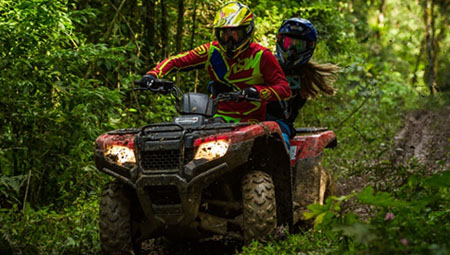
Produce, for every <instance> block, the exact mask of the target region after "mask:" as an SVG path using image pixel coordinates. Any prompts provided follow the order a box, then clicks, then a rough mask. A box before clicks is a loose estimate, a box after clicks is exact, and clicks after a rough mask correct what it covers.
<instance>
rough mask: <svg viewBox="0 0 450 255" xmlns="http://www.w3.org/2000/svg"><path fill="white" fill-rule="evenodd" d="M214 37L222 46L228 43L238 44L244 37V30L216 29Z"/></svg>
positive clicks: (241, 28)
mask: <svg viewBox="0 0 450 255" xmlns="http://www.w3.org/2000/svg"><path fill="white" fill-rule="evenodd" d="M216 37H217V40H218V41H219V43H220V44H222V45H226V44H228V43H229V42H233V43H234V44H238V43H239V42H241V41H242V40H244V39H245V37H246V33H245V28H243V27H237V28H220V29H216Z"/></svg>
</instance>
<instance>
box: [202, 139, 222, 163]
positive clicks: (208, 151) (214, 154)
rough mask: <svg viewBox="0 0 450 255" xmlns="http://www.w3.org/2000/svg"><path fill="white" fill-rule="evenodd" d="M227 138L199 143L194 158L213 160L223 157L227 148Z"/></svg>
mask: <svg viewBox="0 0 450 255" xmlns="http://www.w3.org/2000/svg"><path fill="white" fill-rule="evenodd" d="M229 143H230V142H229V140H228V139H226V140H216V141H210V142H205V143H202V144H200V146H199V147H198V149H197V152H196V153H195V156H194V159H207V160H213V159H216V158H220V157H223V156H224V155H225V153H227V150H228V144H229Z"/></svg>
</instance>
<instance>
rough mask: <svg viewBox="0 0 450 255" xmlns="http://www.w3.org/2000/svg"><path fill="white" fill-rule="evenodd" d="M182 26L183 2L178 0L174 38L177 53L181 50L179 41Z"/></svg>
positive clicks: (181, 34) (181, 36) (181, 35)
mask: <svg viewBox="0 0 450 255" xmlns="http://www.w3.org/2000/svg"><path fill="white" fill-rule="evenodd" d="M183 25H184V1H183V0H178V20H177V34H176V37H175V42H176V52H177V53H178V52H180V51H181V50H182V49H181V47H182V45H181V39H182V38H183Z"/></svg>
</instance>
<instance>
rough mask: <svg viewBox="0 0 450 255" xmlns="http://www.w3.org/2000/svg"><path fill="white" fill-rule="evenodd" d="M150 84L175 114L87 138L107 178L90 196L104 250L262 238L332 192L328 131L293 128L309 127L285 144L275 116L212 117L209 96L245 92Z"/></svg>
mask: <svg viewBox="0 0 450 255" xmlns="http://www.w3.org/2000/svg"><path fill="white" fill-rule="evenodd" d="M155 87H156V88H155ZM150 90H152V91H153V92H159V93H170V94H172V95H173V96H174V98H175V100H176V105H177V110H178V112H179V113H180V116H178V117H175V119H174V121H173V122H169V123H158V124H150V125H147V126H145V127H142V128H130V129H121V130H115V131H111V132H108V133H105V134H103V135H101V136H99V137H98V138H97V140H96V142H95V153H94V154H95V163H96V166H97V168H98V169H99V170H100V171H102V172H104V173H106V174H108V175H111V176H113V177H115V178H116V179H117V180H116V181H114V182H111V183H108V184H107V185H106V186H105V187H104V188H103V192H102V194H101V198H100V240H101V246H102V251H103V253H104V254H133V253H134V254H136V253H139V251H140V245H141V242H142V241H143V240H146V239H149V238H154V237H158V236H165V237H167V238H169V239H176V238H183V239H197V240H198V239H201V238H205V237H210V236H213V235H217V234H219V235H223V236H228V237H232V238H237V239H240V240H244V241H246V242H248V241H250V240H252V239H257V240H264V239H266V238H268V237H269V236H270V235H273V234H274V233H275V231H276V229H277V228H278V227H281V226H285V227H289V228H290V229H292V226H293V225H294V224H297V223H298V222H299V221H301V215H302V214H301V213H302V212H303V211H304V210H305V208H306V206H307V205H308V204H310V203H314V202H319V203H322V202H323V200H324V198H325V197H326V196H327V195H330V194H331V193H332V192H333V182H332V179H331V178H330V175H328V174H327V173H326V172H325V170H324V169H323V168H322V166H321V163H320V162H321V156H322V151H323V149H324V148H326V147H333V146H336V144H337V143H336V137H335V134H334V132H333V131H326V130H321V129H298V130H297V131H298V132H299V133H310V134H309V135H302V136H296V137H294V138H293V139H291V140H290V144H291V147H290V151H288V149H287V147H286V144H285V142H284V141H283V138H282V134H281V131H280V128H279V126H278V124H277V123H276V122H273V121H265V122H261V123H258V124H249V123H225V122H224V121H223V120H221V119H217V118H214V114H215V112H216V109H217V103H218V102H219V101H223V100H236V101H239V100H255V99H252V98H246V97H245V96H243V95H242V94H240V93H239V92H229V93H224V94H220V95H219V96H218V97H217V98H216V99H212V98H210V97H209V96H208V95H206V94H201V93H187V94H184V95H183V94H182V93H181V91H180V90H179V89H178V88H177V87H176V86H174V85H173V83H171V82H168V81H164V80H156V82H155V84H154V86H152V89H150ZM311 133H312V134H311Z"/></svg>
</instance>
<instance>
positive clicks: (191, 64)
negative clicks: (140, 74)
mask: <svg viewBox="0 0 450 255" xmlns="http://www.w3.org/2000/svg"><path fill="white" fill-rule="evenodd" d="M200 68H205V69H206V70H207V71H208V73H209V76H210V78H211V79H212V80H213V81H214V82H215V83H216V84H220V85H221V86H222V85H223V86H227V87H229V88H231V89H233V90H235V91H240V90H242V89H245V88H248V87H255V88H256V89H257V90H258V92H259V95H260V98H261V99H262V101H261V102H246V101H244V102H220V103H219V106H218V113H219V114H221V115H226V116H230V117H233V118H238V119H240V120H241V121H250V122H252V121H263V120H265V114H266V101H282V100H286V99H288V98H289V97H290V96H291V89H290V87H289V84H288V81H287V79H286V76H285V75H284V73H283V71H282V70H281V67H280V66H279V64H278V61H277V60H276V58H275V56H274V55H273V54H272V53H271V52H270V50H269V49H267V48H265V47H263V46H261V45H259V44H256V43H251V44H250V46H249V48H248V49H247V50H246V51H244V52H243V53H241V54H240V55H239V56H238V57H236V58H234V59H229V58H227V57H225V55H224V54H222V52H221V50H220V49H219V43H218V42H217V41H214V42H211V43H206V44H203V45H201V46H199V47H197V48H195V49H193V50H190V51H186V52H183V53H180V54H178V55H176V56H173V57H170V58H167V59H165V60H163V61H162V62H161V63H159V64H158V65H157V66H156V67H155V68H153V69H152V70H150V71H149V72H148V73H147V74H151V75H154V76H155V77H157V78H163V77H164V76H166V75H167V74H169V73H171V72H172V71H176V70H180V71H187V70H192V69H200Z"/></svg>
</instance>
